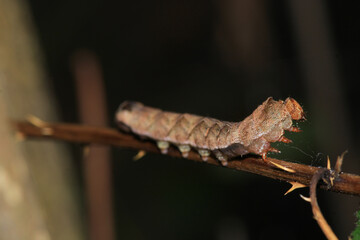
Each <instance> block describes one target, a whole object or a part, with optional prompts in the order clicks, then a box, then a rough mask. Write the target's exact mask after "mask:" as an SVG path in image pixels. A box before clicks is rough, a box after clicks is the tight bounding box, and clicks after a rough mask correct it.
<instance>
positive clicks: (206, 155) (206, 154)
mask: <svg viewBox="0 0 360 240" xmlns="http://www.w3.org/2000/svg"><path fill="white" fill-rule="evenodd" d="M198 153H199V154H200V156H201V158H202V160H203V161H204V162H206V161H207V160H208V158H209V156H210V151H209V150H206V149H198Z"/></svg>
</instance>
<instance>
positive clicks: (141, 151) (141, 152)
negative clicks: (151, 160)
mask: <svg viewBox="0 0 360 240" xmlns="http://www.w3.org/2000/svg"><path fill="white" fill-rule="evenodd" d="M145 155H146V151H144V150H140V151H139V152H138V153H137V154H136V155H135V156H134V157H133V160H134V161H138V160H140V159H141V158H143V157H144V156H145Z"/></svg>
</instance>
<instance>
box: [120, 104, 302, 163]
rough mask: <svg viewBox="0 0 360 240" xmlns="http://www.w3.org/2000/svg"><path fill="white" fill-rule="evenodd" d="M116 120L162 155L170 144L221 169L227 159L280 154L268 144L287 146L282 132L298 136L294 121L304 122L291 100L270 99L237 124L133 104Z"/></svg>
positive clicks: (122, 109) (287, 140)
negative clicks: (214, 162)
mask: <svg viewBox="0 0 360 240" xmlns="http://www.w3.org/2000/svg"><path fill="white" fill-rule="evenodd" d="M115 118H116V122H117V124H118V126H119V128H121V129H122V130H125V131H130V132H132V133H134V134H136V135H139V136H141V137H145V138H150V139H153V140H155V141H156V143H157V146H158V148H159V149H160V151H161V152H162V153H163V154H166V153H167V151H168V148H169V146H170V144H173V145H175V146H177V148H178V149H179V151H180V152H181V154H182V156H183V157H184V158H186V157H187V156H188V154H189V152H190V151H191V149H192V148H193V149H196V150H197V152H198V153H199V154H200V156H201V158H202V159H203V161H207V159H208V157H209V156H210V155H211V154H213V155H214V156H215V157H216V158H217V159H218V160H219V161H220V162H221V163H222V165H224V166H226V165H227V164H228V160H229V159H231V158H234V157H236V156H243V155H246V154H249V153H252V154H257V155H260V156H262V159H263V160H264V161H266V155H267V153H268V152H279V151H278V150H277V149H275V148H272V147H271V146H270V143H272V142H284V143H290V142H291V140H290V139H288V138H286V137H285V136H284V131H285V130H287V131H292V132H300V131H301V130H300V129H299V128H298V127H295V126H293V120H302V119H305V117H304V111H303V109H302V107H301V106H300V104H299V103H298V102H297V101H296V100H295V99H293V98H290V97H289V98H287V99H286V100H285V101H282V100H278V101H276V100H274V99H273V98H272V97H269V98H268V99H267V100H266V101H265V102H263V103H262V104H261V105H259V106H258V107H257V108H256V109H255V111H254V112H253V113H252V114H251V115H250V116H248V117H247V118H245V119H244V120H243V121H240V122H228V121H220V120H217V119H214V118H209V117H202V116H198V115H193V114H189V113H174V112H166V111H163V110H160V109H158V108H152V107H147V106H145V105H143V104H142V103H139V102H133V101H125V102H123V103H122V104H121V105H120V107H119V109H118V111H117V112H116V117H115Z"/></svg>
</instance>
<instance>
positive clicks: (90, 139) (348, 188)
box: [14, 122, 360, 196]
mask: <svg viewBox="0 0 360 240" xmlns="http://www.w3.org/2000/svg"><path fill="white" fill-rule="evenodd" d="M14 125H15V128H16V129H17V131H18V132H19V133H20V134H21V135H23V136H25V137H34V138H43V139H59V140H65V141H69V142H77V143H97V144H107V145H112V146H117V147H123V148H132V149H136V150H144V151H146V152H153V153H160V151H159V150H158V148H157V147H156V144H155V143H154V142H153V141H147V140H140V139H138V138H137V137H136V136H133V135H132V134H126V133H122V132H119V131H117V130H116V129H111V128H103V127H92V126H84V125H77V124H64V123H46V128H49V129H51V130H52V131H50V132H51V134H44V133H43V130H42V128H41V126H35V125H33V124H31V123H29V122H14ZM168 155H169V156H172V157H178V158H181V154H180V152H179V151H178V150H177V149H175V148H174V147H171V148H170V149H169V151H168ZM188 159H189V160H193V161H198V162H203V161H202V160H201V157H200V156H199V155H198V154H197V153H195V152H193V151H192V152H190V154H189V156H188ZM268 159H269V160H270V161H271V162H275V163H277V164H280V165H282V166H285V167H287V168H290V169H293V170H295V173H290V172H286V171H283V170H281V169H278V168H276V167H274V166H272V165H270V164H267V163H265V162H264V161H263V160H262V159H261V158H257V157H252V156H247V157H246V158H243V159H234V160H232V161H230V162H229V164H228V166H227V167H228V168H233V169H237V170H242V171H247V172H251V173H255V174H259V175H262V176H265V177H269V178H273V179H278V180H282V181H287V182H298V183H302V184H304V185H306V186H310V181H311V178H312V176H313V175H314V174H315V173H316V172H317V171H318V170H319V169H322V168H319V167H313V166H308V165H303V164H298V163H292V162H286V161H282V160H278V159H273V158H268ZM207 163H210V164H214V165H220V164H219V162H218V161H217V160H216V159H214V158H212V157H209V160H208V161H207ZM320 187H321V188H323V189H328V188H327V186H326V185H325V184H321V185H320ZM328 190H330V191H334V192H341V193H344V194H351V195H357V196H360V176H358V175H354V174H349V173H340V174H339V176H338V177H337V178H336V179H335V180H334V185H333V186H332V187H331V188H330V189H328Z"/></svg>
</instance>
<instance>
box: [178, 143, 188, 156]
mask: <svg viewBox="0 0 360 240" xmlns="http://www.w3.org/2000/svg"><path fill="white" fill-rule="evenodd" d="M177 147H178V149H179V151H180V152H181V155H182V157H183V158H187V157H188V156H189V152H190V150H191V148H190V146H189V145H178V146H177Z"/></svg>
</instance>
